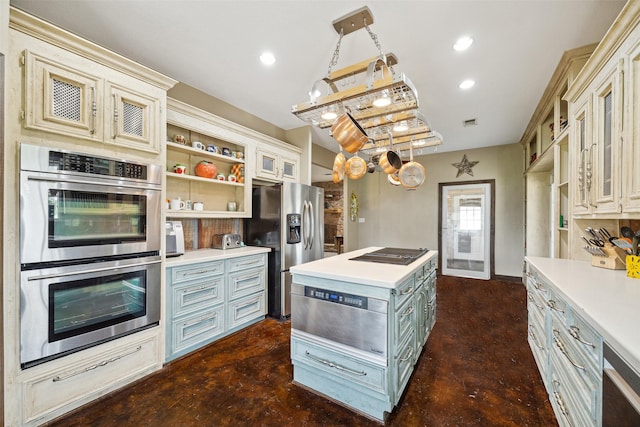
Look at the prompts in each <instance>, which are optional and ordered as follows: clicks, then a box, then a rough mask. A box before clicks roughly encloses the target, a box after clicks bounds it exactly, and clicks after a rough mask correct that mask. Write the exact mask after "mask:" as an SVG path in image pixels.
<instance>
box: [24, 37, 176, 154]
mask: <svg viewBox="0 0 640 427" xmlns="http://www.w3.org/2000/svg"><path fill="white" fill-rule="evenodd" d="M39 44H40V45H42V46H33V49H34V50H30V49H25V50H24V52H23V62H24V74H25V86H26V96H25V105H24V126H25V128H27V129H34V130H41V131H46V132H53V133H56V134H59V135H63V136H69V137H72V138H80V139H82V140H86V141H92V142H97V143H101V144H113V145H115V146H123V147H128V148H133V149H136V150H142V151H149V152H152V153H159V151H160V144H159V139H160V134H161V132H160V125H161V122H162V120H161V110H162V105H163V102H164V101H163V100H164V99H165V97H166V89H161V88H157V87H154V86H153V85H150V84H148V83H145V82H142V81H139V80H137V79H133V78H131V77H129V76H126V75H125V74H123V73H120V72H119V71H115V70H111V69H109V68H108V67H102V66H100V65H98V64H95V63H94V62H93V61H91V60H88V59H86V58H83V57H81V56H79V55H76V54H74V53H71V52H68V51H65V50H64V49H62V48H57V47H53V46H45V45H44V43H39Z"/></svg>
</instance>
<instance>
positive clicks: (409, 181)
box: [398, 140, 426, 190]
mask: <svg viewBox="0 0 640 427" xmlns="http://www.w3.org/2000/svg"><path fill="white" fill-rule="evenodd" d="M425 173H426V172H425V170H424V166H422V165H421V164H420V163H418V162H414V161H413V140H411V143H410V144H409V162H408V163H406V164H404V165H402V167H401V168H400V171H399V172H398V178H400V184H402V186H403V187H404V188H406V189H409V190H414V189H416V188H418V187H419V186H421V185H422V183H423V182H424V177H425Z"/></svg>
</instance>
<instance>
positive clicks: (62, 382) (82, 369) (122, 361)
mask: <svg viewBox="0 0 640 427" xmlns="http://www.w3.org/2000/svg"><path fill="white" fill-rule="evenodd" d="M157 329H158V328H154V329H151V330H148V331H143V332H139V333H136V334H133V335H130V336H128V337H125V338H121V339H119V340H116V341H111V342H109V343H106V344H102V345H101V346H99V347H94V348H92V349H89V350H86V352H87V353H86V354H85V353H84V352H79V353H76V354H73V355H70V356H69V357H68V358H66V359H64V360H67V361H66V362H65V363H63V364H61V363H59V361H55V362H52V363H50V364H42V365H39V366H36V367H34V368H31V369H29V370H27V371H25V372H26V373H25V378H24V381H23V388H22V390H23V396H22V402H24V403H23V411H24V415H23V422H22V424H21V425H24V426H31V425H40V424H42V423H43V422H46V421H48V420H51V419H53V418H56V417H58V416H60V415H62V414H64V413H66V412H69V411H70V410H72V409H74V408H77V407H79V406H81V405H84V404H86V403H88V402H90V401H91V400H94V399H97V398H98V397H100V396H102V395H105V394H107V393H108V392H110V391H113V390H115V389H117V388H119V387H122V386H124V385H126V384H129V383H131V382H132V381H134V380H136V379H138V378H141V377H143V376H145V375H147V374H149V373H151V372H153V371H154V370H157V369H159V368H160V367H161V361H160V360H159V354H160V352H159V351H158V350H159V335H158V331H157ZM87 355H88V356H87ZM60 360H62V359H60Z"/></svg>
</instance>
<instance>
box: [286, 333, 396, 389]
mask: <svg viewBox="0 0 640 427" xmlns="http://www.w3.org/2000/svg"><path fill="white" fill-rule="evenodd" d="M291 359H292V361H293V364H294V365H296V364H302V365H306V366H308V367H310V368H311V369H315V370H317V371H319V372H326V375H327V377H333V378H338V379H340V380H342V381H346V382H347V383H355V384H358V385H360V386H365V387H367V388H369V389H372V390H376V391H379V392H382V393H385V392H386V391H387V387H386V367H384V366H380V365H375V364H373V363H371V362H369V361H367V360H363V359H360V358H357V357H355V356H352V355H350V354H346V353H342V352H340V351H338V350H335V349H329V348H327V347H324V346H322V345H319V344H315V343H311V342H309V341H305V340H301V339H298V338H295V337H293V338H291Z"/></svg>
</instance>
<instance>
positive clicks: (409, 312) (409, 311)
mask: <svg viewBox="0 0 640 427" xmlns="http://www.w3.org/2000/svg"><path fill="white" fill-rule="evenodd" d="M414 309H415V307H414V306H413V305H410V306H409V307H407V309H406V310H405V311H404V313H402V317H404V316H409V315H411V313H413V310H414Z"/></svg>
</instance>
